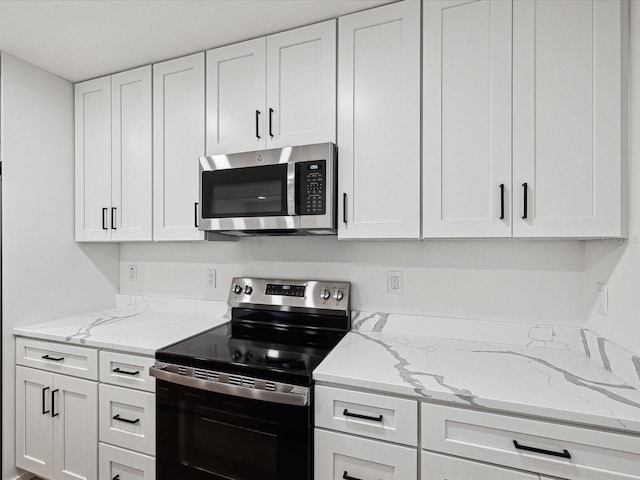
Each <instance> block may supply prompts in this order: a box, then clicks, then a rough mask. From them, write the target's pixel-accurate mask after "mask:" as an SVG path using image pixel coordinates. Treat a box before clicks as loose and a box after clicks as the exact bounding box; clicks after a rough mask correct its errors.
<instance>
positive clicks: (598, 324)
mask: <svg viewBox="0 0 640 480" xmlns="http://www.w3.org/2000/svg"><path fill="white" fill-rule="evenodd" d="M630 32H631V39H630V45H631V48H630V52H631V53H630V60H631V62H630V70H631V78H630V88H629V92H630V101H629V239H628V240H627V241H625V242H588V244H587V246H586V250H585V293H584V298H585V306H586V313H585V315H586V316H587V317H588V319H589V320H588V325H589V327H590V328H592V329H593V330H595V331H597V332H599V333H601V334H603V335H604V336H605V337H607V338H609V339H611V340H613V341H615V342H617V343H619V344H620V345H623V346H625V347H627V348H629V349H630V350H632V351H633V352H635V353H640V2H639V1H632V2H631V28H630ZM597 282H600V283H606V284H607V285H608V287H609V314H608V315H602V314H600V313H598V312H597V311H596V310H595V298H596V293H595V292H596V283H597Z"/></svg>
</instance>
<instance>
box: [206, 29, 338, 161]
mask: <svg viewBox="0 0 640 480" xmlns="http://www.w3.org/2000/svg"><path fill="white" fill-rule="evenodd" d="M335 116H336V22H335V20H329V21H326V22H323V23H319V24H316V25H309V26H306V27H301V28H297V29H294V30H289V31H286V32H282V33H279V34H276V35H270V36H268V37H262V38H257V39H255V40H249V41H247V42H243V43H238V44H235V45H229V46H226V47H221V48H216V49H213V50H209V51H208V52H207V154H209V155H217V154H229V153H237V152H245V151H253V150H261V149H264V148H280V147H285V146H294V145H304V144H313V143H323V142H334V143H335V139H336V124H335Z"/></svg>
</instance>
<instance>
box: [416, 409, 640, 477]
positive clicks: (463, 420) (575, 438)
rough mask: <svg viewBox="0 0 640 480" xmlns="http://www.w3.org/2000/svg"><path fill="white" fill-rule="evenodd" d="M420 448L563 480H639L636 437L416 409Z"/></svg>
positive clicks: (639, 452) (639, 442) (639, 448)
mask: <svg viewBox="0 0 640 480" xmlns="http://www.w3.org/2000/svg"><path fill="white" fill-rule="evenodd" d="M515 442H517V444H518V447H519V448H516V443H515ZM422 448H424V449H427V450H435V451H438V452H443V453H449V454H452V455H457V456H461V457H467V458H472V459H476V460H481V461H486V462H490V463H495V464H498V465H505V466H508V467H513V468H517V469H521V470H527V471H531V472H537V473H541V474H545V475H552V476H557V477H561V478H565V479H569V480H573V479H580V480H602V479H603V478H606V479H607V480H618V479H620V480H622V479H625V480H630V479H640V437H639V436H632V435H625V434H620V433H612V432H604V431H600V430H594V429H589V428H581V427H573V426H569V425H559V424H556V423H553V422H545V421H539V420H530V419H526V418H518V417H511V416H507V415H500V414H495V413H487V412H478V411H474V410H466V409H462V408H455V407H447V406H443V405H432V404H427V403H423V404H422ZM531 448H533V449H537V450H542V452H540V451H537V452H536V451H531V450H530V449H531ZM554 453H555V454H556V455H554ZM558 455H564V457H563V456H558ZM565 457H567V458H565Z"/></svg>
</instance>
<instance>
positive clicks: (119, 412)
mask: <svg viewBox="0 0 640 480" xmlns="http://www.w3.org/2000/svg"><path fill="white" fill-rule="evenodd" d="M100 441H102V442H107V443H111V444H113V445H117V446H119V447H125V448H130V449H132V450H136V451H138V452H142V453H147V454H149V455H155V451H156V398H155V395H154V394H153V393H149V392H141V391H139V390H131V389H128V388H120V387H113V386H111V385H104V384H101V385H100Z"/></svg>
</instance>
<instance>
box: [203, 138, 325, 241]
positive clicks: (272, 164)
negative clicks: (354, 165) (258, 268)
mask: <svg viewBox="0 0 640 480" xmlns="http://www.w3.org/2000/svg"><path fill="white" fill-rule="evenodd" d="M336 167H337V154H336V146H335V145H334V144H333V143H320V144H316V145H304V146H297V147H285V148H278V149H272V150H262V151H257V152H248V153H235V154H231V155H211V156H206V157H200V175H199V188H200V194H199V200H200V205H199V208H198V228H199V229H200V230H202V231H205V232H217V233H224V234H229V235H236V236H248V235H288V234H294V235H296V234H297V235H331V234H335V233H336V221H337V220H336V217H337V213H336V209H337V206H336V188H337V168H336Z"/></svg>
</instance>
